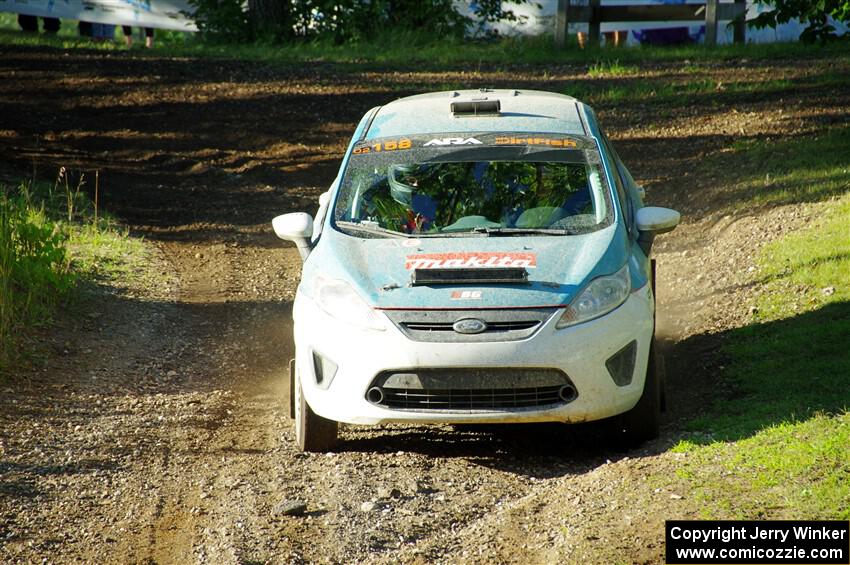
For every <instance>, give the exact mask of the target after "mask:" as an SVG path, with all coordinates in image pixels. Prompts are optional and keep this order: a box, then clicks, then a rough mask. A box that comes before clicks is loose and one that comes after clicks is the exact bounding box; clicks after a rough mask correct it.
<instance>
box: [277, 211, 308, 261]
mask: <svg viewBox="0 0 850 565" xmlns="http://www.w3.org/2000/svg"><path fill="white" fill-rule="evenodd" d="M272 228H274V233H275V235H277V236H278V237H279V238H280V239H285V240H287V241H291V242H293V243H295V246H296V247H297V248H298V253H300V254H301V259H302V260H306V259H307V256H308V255H310V251H311V250H312V246H311V245H310V238H311V237H312V235H313V217H312V216H310V214H307V213H305V212H293V213H291V214H283V215H281V216H277V217H276V218H275V219H273V220H272Z"/></svg>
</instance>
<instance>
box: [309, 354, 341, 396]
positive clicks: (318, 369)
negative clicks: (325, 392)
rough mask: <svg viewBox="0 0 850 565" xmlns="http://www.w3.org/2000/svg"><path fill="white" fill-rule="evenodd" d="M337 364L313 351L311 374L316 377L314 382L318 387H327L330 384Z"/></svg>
mask: <svg viewBox="0 0 850 565" xmlns="http://www.w3.org/2000/svg"><path fill="white" fill-rule="evenodd" d="M336 370H337V365H336V363H334V362H333V361H331V360H330V359H328V358H327V357H323V356H322V355H319V354H318V353H316V352H315V351H314V352H313V374H314V375H315V377H316V384H317V385H319V387H321V388H324V389H327V388H328V387H329V386H331V381H333V378H334V377H335V376H336Z"/></svg>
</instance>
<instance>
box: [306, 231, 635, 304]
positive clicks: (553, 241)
mask: <svg viewBox="0 0 850 565" xmlns="http://www.w3.org/2000/svg"><path fill="white" fill-rule="evenodd" d="M625 242H626V238H625V235H624V231H623V230H622V229H621V228H619V227H618V225H617V224H614V225H612V226H610V227H608V228H605V229H602V230H599V231H596V232H593V233H590V234H584V235H567V236H546V235H534V236H526V235H523V236H516V235H514V236H490V237H449V238H421V239H407V238H379V239H369V238H360V237H352V236H350V235H346V234H343V233H340V232H338V231H335V230H333V229H328V230H326V231H325V233H323V235H322V238H321V240H320V242H319V244H318V245H317V247H316V249H315V250H314V252H313V253H312V254H311V255H310V258H309V260H308V261H307V263H306V264H305V272H304V277H303V281H305V282H307V281H308V280H309V279H310V277H312V276H322V277H331V278H336V279H341V280H344V281H345V282H347V283H348V284H350V285H351V286H352V288H353V289H354V290H355V291H357V293H358V294H360V296H362V297H363V298H364V299H365V300H366V301H367V302H368V303H369V304H370V305H371V306H372V307H375V308H379V309H483V308H533V307H545V306H561V305H565V304H568V303H569V302H570V301H571V300H572V299H573V298H574V297H575V295H576V293H577V292H578V291H580V290H581V288H583V287H584V285H585V284H586V283H587V282H588V281H589V280H590V279H592V278H594V277H596V276H600V275H607V274H610V273H613V272H615V271H616V270H617V269H619V268H620V267H622V265H623V263H624V262H625V261H626V243H625ZM504 269H507V271H505V270H504ZM460 270H463V271H465V272H464V273H460ZM499 270H501V272H502V273H504V274H506V275H509V276H507V278H506V277H503V276H501V275H499V274H498V273H497V271H499ZM523 270H524V271H525V273H527V280H514V281H511V280H510V278H511V277H513V276H516V275H520V274H521V275H522V276H525V275H524V274H523V273H522V271H523ZM493 275H496V280H488V279H492V278H493ZM465 278H471V279H473V280H472V281H464V280H460V279H465ZM306 286H309V285H306Z"/></svg>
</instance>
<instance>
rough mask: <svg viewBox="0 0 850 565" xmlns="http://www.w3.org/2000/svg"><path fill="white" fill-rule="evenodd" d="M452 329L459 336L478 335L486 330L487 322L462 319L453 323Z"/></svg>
mask: <svg viewBox="0 0 850 565" xmlns="http://www.w3.org/2000/svg"><path fill="white" fill-rule="evenodd" d="M452 329H453V330H454V331H456V332H457V333H459V334H480V333H481V332H483V331H484V330H486V329H487V322H485V321H484V320H479V319H478V318H464V319H462V320H458V321H457V322H455V323H454V324H453V325H452Z"/></svg>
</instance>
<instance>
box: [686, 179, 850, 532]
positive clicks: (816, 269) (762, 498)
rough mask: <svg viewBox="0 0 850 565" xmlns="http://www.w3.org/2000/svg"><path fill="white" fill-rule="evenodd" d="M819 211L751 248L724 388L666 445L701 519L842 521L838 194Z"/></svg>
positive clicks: (844, 262)
mask: <svg viewBox="0 0 850 565" xmlns="http://www.w3.org/2000/svg"><path fill="white" fill-rule="evenodd" d="M826 192H828V191H826ZM819 210H821V211H822V215H821V217H820V218H819V220H818V221H817V222H815V223H814V225H811V226H809V227H807V228H806V229H805V230H803V231H801V232H798V233H795V234H792V235H790V236H786V237H785V238H783V239H781V240H779V241H777V242H774V243H772V244H769V245H767V246H766V247H765V248H764V249H763V250H762V253H761V257H760V270H759V275H760V281H761V282H762V283H763V285H764V286H763V291H762V292H761V295H760V299H759V300H758V305H757V307H758V310H757V312H756V313H755V314H754V322H753V324H751V325H749V326H747V327H744V328H741V329H739V330H734V331H732V332H731V333H730V334H729V335H728V336H727V338H726V339H725V341H724V342H725V343H726V345H725V346H724V347H723V353H724V355H725V357H726V358H727V359H728V361H729V363H728V366H727V367H726V370H725V371H724V374H723V379H724V380H725V381H726V382H727V383H729V384H730V385H731V386H732V387H733V390H734V391H735V392H734V394H733V395H732V397H731V398H726V399H724V400H723V401H722V402H717V403H716V404H715V406H714V407H713V408H711V409H710V411H709V412H708V413H706V414H705V415H703V416H701V417H700V418H698V419H696V420H694V421H693V422H692V423H691V426H692V428H693V429H694V431H695V433H694V435H693V436H692V437H691V438H690V439H687V440H684V441H682V442H680V443H679V444H678V445H677V446H676V448H675V450H676V451H680V452H685V453H688V457H687V458H686V462H685V463H684V464H683V466H682V467H680V468H679V469H678V470H677V475H678V479H679V480H680V481H682V482H683V483H684V490H687V492H692V493H694V496H695V497H696V499H697V501H698V503H699V506H700V507H701V508H702V513H703V517H705V518H749V519H755V518H771V519H776V518H801V519H802V518H811V519H814V518H822V519H827V518H830V519H850V449H848V446H850V413H848V411H847V408H848V406H850V350H848V347H847V344H848V343H850V229H848V227H847V226H848V223H847V220H848V218H850V195H845V196H843V197H841V198H839V199H834V200H830V201H827V202H826V203H825V204H822V205H821V206H819Z"/></svg>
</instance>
